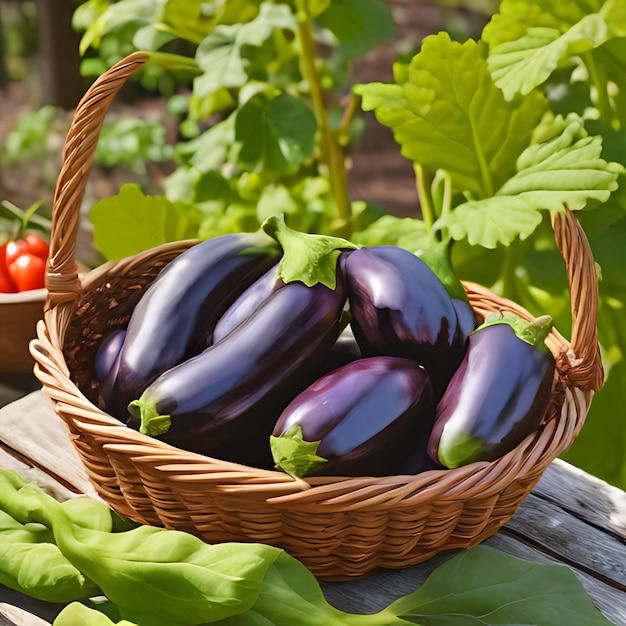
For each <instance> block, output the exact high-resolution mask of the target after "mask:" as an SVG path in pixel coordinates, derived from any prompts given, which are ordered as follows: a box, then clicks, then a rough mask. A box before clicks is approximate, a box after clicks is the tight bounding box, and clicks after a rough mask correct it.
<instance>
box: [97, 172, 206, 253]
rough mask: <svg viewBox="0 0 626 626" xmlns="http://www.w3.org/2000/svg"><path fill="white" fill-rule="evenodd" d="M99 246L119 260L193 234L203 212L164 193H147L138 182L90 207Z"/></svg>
mask: <svg viewBox="0 0 626 626" xmlns="http://www.w3.org/2000/svg"><path fill="white" fill-rule="evenodd" d="M89 219H90V220H91V222H92V223H93V227H94V241H95V244H96V247H97V248H98V250H100V252H102V254H103V255H104V256H105V257H106V258H107V259H116V260H119V259H121V258H123V257H127V256H132V255H134V254H137V253H138V252H142V251H143V250H147V249H149V248H153V247H156V246H159V245H162V244H164V243H167V242H170V241H179V240H182V239H189V238H193V237H195V236H196V234H197V229H198V225H199V214H198V212H197V210H195V209H193V208H192V207H190V206H188V205H185V204H184V203H179V202H170V201H169V200H168V199H167V198H166V197H164V196H146V195H144V194H143V193H142V191H141V189H140V188H139V186H138V185H135V184H125V185H123V186H122V188H121V189H120V191H119V193H118V194H116V195H115V196H111V197H110V198H104V199H103V200H99V201H98V202H96V203H95V204H94V205H93V207H92V208H91V210H90V211H89Z"/></svg>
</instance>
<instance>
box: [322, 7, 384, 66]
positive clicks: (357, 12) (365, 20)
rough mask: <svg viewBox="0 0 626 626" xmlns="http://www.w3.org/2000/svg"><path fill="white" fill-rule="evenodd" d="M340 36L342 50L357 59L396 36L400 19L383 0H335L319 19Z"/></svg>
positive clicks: (344, 54) (338, 37) (336, 35)
mask: <svg viewBox="0 0 626 626" xmlns="http://www.w3.org/2000/svg"><path fill="white" fill-rule="evenodd" d="M317 21H318V22H319V24H320V25H321V26H323V27H324V28H326V29H328V30H329V31H331V32H332V33H333V35H335V37H337V39H338V40H339V52H340V53H341V54H342V55H343V56H344V57H346V58H348V59H357V58H360V57H363V56H365V54H366V53H367V52H369V51H370V50H372V49H373V48H375V47H376V46H378V45H380V44H382V43H383V42H385V41H387V40H389V39H392V38H393V37H395V35H396V23H395V21H394V19H393V16H392V14H391V11H390V9H389V6H388V5H387V4H385V3H384V2H382V1H381V0H333V2H331V3H330V5H329V6H328V8H327V9H326V11H324V12H323V13H322V14H321V15H320V16H319V17H318V19H317Z"/></svg>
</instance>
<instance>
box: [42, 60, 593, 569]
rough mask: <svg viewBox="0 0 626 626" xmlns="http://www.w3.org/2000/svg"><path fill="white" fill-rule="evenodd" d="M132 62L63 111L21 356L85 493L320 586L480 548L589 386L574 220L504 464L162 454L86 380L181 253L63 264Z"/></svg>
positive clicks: (586, 253) (578, 418)
mask: <svg viewBox="0 0 626 626" xmlns="http://www.w3.org/2000/svg"><path fill="white" fill-rule="evenodd" d="M146 60H147V57H146V55H145V54H143V53H135V54H132V55H130V56H129V57H127V58H126V59H124V60H123V61H121V62H120V63H118V64H117V65H115V66H114V67H112V68H111V69H110V70H109V71H107V72H106V73H105V74H104V75H102V76H101V77H100V78H99V79H98V80H97V81H96V82H95V84H94V85H93V86H92V87H91V88H90V89H89V91H88V92H87V94H86V95H85V97H84V98H83V100H82V101H81V102H80V104H79V106H78V108H77V111H76V114H75V117H74V122H73V124H72V127H71V129H70V131H69V133H68V137H67V141H66V144H65V149H64V163H63V167H62V170H61V173H60V177H59V180H58V185H57V191H56V195H55V201H54V208H53V227H52V241H51V252H50V258H49V262H48V274H47V287H48V293H49V298H48V301H47V305H46V311H45V316H44V319H43V320H42V321H40V322H39V325H38V329H37V330H38V339H35V340H34V341H33V342H32V343H31V352H32V354H33V357H34V358H35V361H36V365H35V374H36V376H37V377H38V378H39V380H40V381H41V382H42V384H43V386H44V390H45V392H46V393H47V394H48V395H49V396H50V398H52V400H53V401H54V404H55V408H56V412H57V413H58V415H59V416H60V417H61V418H62V419H63V420H64V421H65V423H66V424H67V426H68V429H69V434H70V437H71V440H72V441H73V443H74V445H75V447H76V449H77V450H78V453H79V454H80V457H81V458H82V460H83V462H84V464H85V466H86V468H87V471H88V475H89V477H90V480H91V481H92V482H93V484H94V486H95V488H96V490H97V491H98V493H99V494H100V495H101V496H102V498H104V500H105V501H106V502H107V503H108V504H109V505H110V506H111V507H112V508H113V509H115V510H117V511H118V512H120V513H122V514H124V515H127V516H128V517H130V518H132V519H134V520H136V521H138V522H142V523H147V524H152V525H157V526H165V527H168V528H176V529H180V530H184V531H188V532H191V533H194V534H196V535H198V536H200V537H202V538H203V539H205V540H206V541H208V542H220V541H231V540H234V541H254V542H264V543H271V544H274V545H277V546H280V547H283V548H284V549H285V550H286V551H287V552H289V553H290V554H292V555H293V556H295V557H297V558H298V559H300V560H301V561H302V562H303V563H304V564H305V565H306V566H307V567H308V568H309V569H310V570H311V571H312V572H313V573H314V574H315V575H316V576H318V577H319V578H321V579H325V580H340V579H347V578H351V577H356V576H362V575H364V574H367V573H369V572H371V571H373V570H374V569H376V568H379V567H382V568H401V567H404V566H407V565H412V564H415V563H418V562H420V561H423V560H426V559H428V558H429V557H431V556H433V555H434V554H436V553H438V552H440V551H442V550H446V549H452V548H462V547H471V546H474V545H476V544H478V543H479V542H481V541H482V540H484V539H486V538H487V537H489V536H491V535H493V534H494V533H495V532H496V531H497V530H498V529H499V528H500V527H501V526H502V525H503V524H504V523H505V522H506V521H507V520H508V519H509V518H510V517H511V516H512V515H513V513H514V512H515V510H516V509H517V507H518V506H519V504H520V502H521V501H522V500H523V499H524V498H525V497H526V495H527V494H528V493H529V492H530V490H531V489H532V488H533V486H534V485H535V483H536V482H537V481H538V480H539V478H540V476H541V474H542V472H543V471H544V470H545V469H546V467H547V466H548V465H549V464H550V462H551V461H552V460H554V459H555V458H556V457H557V456H558V455H559V454H560V453H561V452H562V451H563V450H565V449H566V448H567V447H569V446H570V445H571V443H572V442H573V440H574V438H575V437H576V435H577V434H578V432H579V430H580V428H581V427H582V425H583V423H584V420H585V417H586V415H587V411H588V409H589V404H590V402H591V399H592V396H593V393H594V391H596V390H598V389H600V387H601V386H602V382H603V370H602V364H601V360H600V352H599V347H598V342H597V329H596V317H597V305H598V290H597V279H596V274H595V267H594V261H593V258H592V255H591V251H590V248H589V245H588V242H587V240H586V238H585V235H584V233H583V231H582V229H581V228H580V226H579V224H578V222H577V220H576V218H575V217H574V215H573V214H572V213H570V212H566V213H564V214H563V215H558V216H557V217H556V219H555V221H554V229H555V235H556V241H557V243H558V246H559V248H560V250H561V252H562V254H563V256H564V259H565V264H566V267H567V271H568V275H569V280H570V289H571V302H572V319H573V330H572V340H571V342H568V341H567V340H566V339H564V338H563V337H562V336H561V335H560V334H559V333H558V332H557V331H556V330H554V331H552V333H551V334H550V335H549V337H548V338H547V340H546V343H547V345H548V347H549V348H550V350H551V351H552V352H553V354H554V356H555V358H556V361H557V374H556V375H555V381H554V386H553V394H552V399H551V403H550V406H549V408H548V410H547V413H546V416H545V420H544V423H543V425H542V426H541V427H540V428H539V429H538V430H537V431H536V432H535V433H533V434H532V435H530V436H529V437H527V438H526V439H525V440H524V441H523V442H522V443H521V444H520V445H519V446H518V447H517V448H515V449H514V450H513V451H511V452H510V453H508V454H506V455H505V456H503V457H502V458H500V459H498V460H496V461H493V462H477V463H474V464H472V465H469V466H465V467H461V468H459V469H455V470H441V471H427V472H424V473H422V474H418V475H416V476H389V477H383V478H371V477H358V478H345V477H330V478H329V477H315V478H310V479H307V480H297V479H294V478H292V477H290V476H288V475H286V474H283V473H282V472H278V471H267V470H259V469H256V468H252V467H246V466H243V465H237V464H233V463H229V462H224V461H221V460H219V459H214V458H209V457H206V456H201V455H198V454H192V453H189V452H186V451H184V450H181V449H178V448H175V447H172V446H170V445H167V444H164V443H162V442H161V441H158V440H156V439H152V438H150V437H147V436H144V435H141V434H139V433H138V432H136V431H134V430H132V429H130V428H127V427H126V426H125V425H123V424H122V423H121V422H119V421H117V420H116V419H114V418H113V417H111V416H109V415H108V414H106V413H105V412H103V411H102V410H100V409H99V408H98V406H97V393H96V390H95V389H94V387H93V385H92V380H91V369H92V364H93V359H94V355H95V352H96V349H97V347H98V344H99V342H100V341H101V339H102V337H103V335H104V334H105V333H106V332H108V331H110V330H111V329H113V328H116V327H119V326H122V325H124V324H125V323H126V322H127V320H128V318H129V316H130V312H131V311H132V309H133V307H134V306H135V303H136V302H137V300H138V299H139V297H140V295H141V293H142V292H143V290H144V289H145V288H146V287H147V285H149V284H150V282H151V281H152V280H153V278H154V277H155V275H156V274H157V273H158V271H159V270H160V269H161V268H162V267H163V266H164V265H166V264H167V263H168V262H169V261H170V260H171V259H173V258H174V257H175V256H176V255H178V254H179V253H180V252H182V251H183V250H185V249H187V248H188V247H189V246H190V245H192V244H193V242H190V241H187V242H180V243H174V244H168V245H165V246H161V247H158V248H156V249H153V250H150V251H148V252H144V253H141V254H139V255H136V256H134V257H132V258H128V259H125V260H122V261H120V262H117V263H108V264H105V265H103V266H101V267H100V268H98V269H96V270H93V271H91V272H90V273H88V274H87V275H86V276H85V277H84V278H82V279H80V278H79V277H78V275H77V271H76V263H75V260H74V247H75V242H76V228H77V220H78V215H79V208H80V203H81V199H82V196H83V191H84V187H85V183H86V178H87V176H88V173H89V168H90V163H91V158H92V155H93V152H94V150H95V147H96V142H97V139H98V134H99V132H100V127H101V124H102V122H103V118H104V116H105V113H106V110H107V107H108V106H109V104H110V102H111V100H112V98H113V97H114V95H115V93H116V92H117V91H118V90H119V88H120V87H121V86H122V84H123V83H124V81H125V80H126V79H127V78H128V77H129V76H130V75H132V74H133V73H135V72H136V71H137V70H138V69H139V68H140V67H141V66H142V64H143V63H144V62H145V61H146ZM465 287H466V289H467V292H468V295H469V298H470V302H471V304H472V306H473V307H474V309H475V311H477V312H478V313H479V315H484V314H486V313H488V312H490V311H495V310H509V311H513V312H516V313H518V314H520V315H522V316H524V317H526V318H531V316H530V314H529V313H528V312H527V311H525V310H524V309H522V308H521V307H519V306H518V305H516V304H515V303H513V302H511V301H509V300H506V299H503V298H500V297H498V296H496V295H494V294H492V293H491V292H489V291H488V290H486V289H485V288H483V287H481V286H479V285H476V284H466V285H465Z"/></svg>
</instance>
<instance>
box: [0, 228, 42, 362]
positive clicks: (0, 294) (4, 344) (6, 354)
mask: <svg viewBox="0 0 626 626" xmlns="http://www.w3.org/2000/svg"><path fill="white" fill-rule="evenodd" d="M47 258H48V242H47V240H46V239H45V237H44V236H43V234H40V233H37V232H26V233H24V232H20V233H19V235H16V236H13V237H11V238H8V239H6V240H4V241H2V242H1V243H0V329H1V330H0V372H1V373H28V372H31V371H32V369H33V365H34V360H33V358H32V357H31V355H30V352H29V350H28V344H29V343H30V341H31V339H34V338H35V337H36V335H37V332H36V326H37V322H38V321H39V320H40V319H41V318H42V316H43V307H44V302H45V300H46V296H47V291H46V288H45V271H46V259H47Z"/></svg>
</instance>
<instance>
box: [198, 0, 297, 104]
mask: <svg viewBox="0 0 626 626" xmlns="http://www.w3.org/2000/svg"><path fill="white" fill-rule="evenodd" d="M295 27H296V18H295V15H293V13H291V11H290V10H289V7H288V6H286V5H282V4H279V5H276V4H270V3H267V2H265V3H263V4H262V5H261V7H260V11H259V14H258V16H257V17H255V18H254V19H253V20H251V21H250V22H247V23H244V24H220V25H218V26H216V27H215V28H214V30H213V32H212V33H211V34H210V35H208V36H207V37H206V38H205V39H204V40H203V41H202V43H201V44H200V45H199V46H198V49H197V52H196V60H197V62H198V65H199V67H200V68H201V69H202V70H203V71H204V73H203V74H202V75H201V76H199V77H198V78H196V80H195V81H194V94H195V95H196V96H197V97H199V98H202V97H205V96H207V95H209V94H211V93H213V92H214V91H217V90H218V89H221V88H223V87H241V86H242V85H244V84H245V83H246V82H247V80H248V74H247V72H246V68H247V66H248V65H249V63H250V59H249V58H248V57H247V56H246V54H247V53H246V51H245V50H244V47H245V46H251V47H255V48H258V47H259V46H261V45H262V44H263V42H264V41H265V40H266V39H268V38H269V37H270V36H271V34H272V33H273V32H274V30H275V29H287V30H294V29H295Z"/></svg>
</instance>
